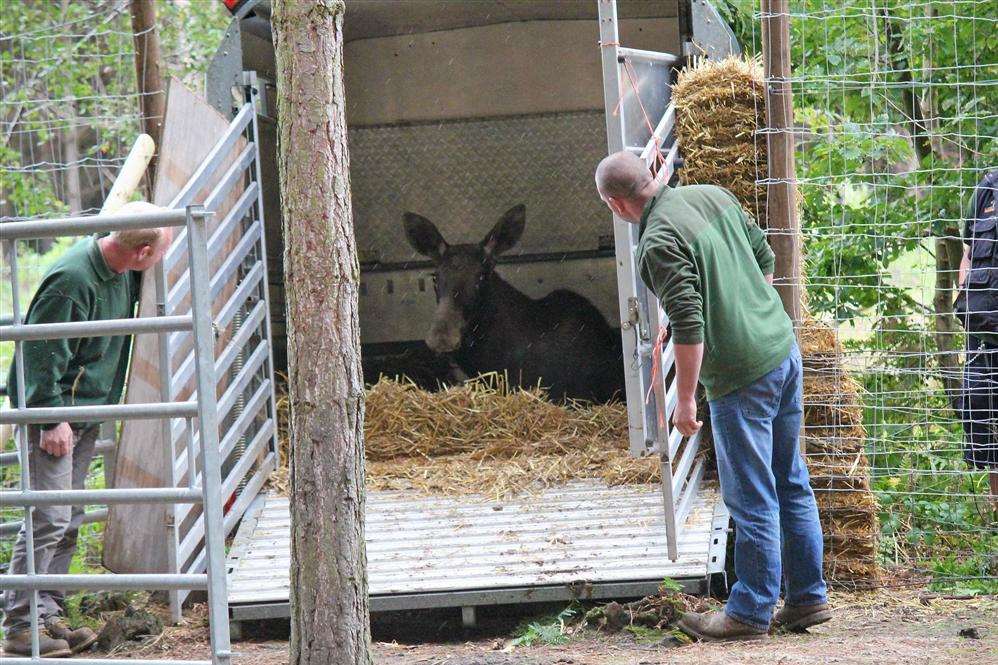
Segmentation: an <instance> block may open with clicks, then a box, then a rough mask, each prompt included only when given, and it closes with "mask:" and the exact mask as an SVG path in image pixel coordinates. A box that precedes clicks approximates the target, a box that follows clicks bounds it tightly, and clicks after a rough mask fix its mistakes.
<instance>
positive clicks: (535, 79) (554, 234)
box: [240, 2, 680, 368]
mask: <svg viewBox="0 0 998 665" xmlns="http://www.w3.org/2000/svg"><path fill="white" fill-rule="evenodd" d="M442 4H444V5H445V4H446V3H436V2H429V3H420V5H419V7H420V9H414V10H413V11H412V12H411V15H409V16H398V15H390V14H388V13H384V12H381V9H384V8H383V7H382V5H385V3H378V2H375V3H365V5H362V6H361V7H362V9H355V10H353V11H354V14H353V15H351V14H350V13H349V11H350V10H348V15H347V17H346V20H345V21H346V32H347V43H346V46H345V52H344V62H345V79H346V86H347V89H346V97H347V121H348V126H349V133H350V137H349V138H350V150H351V185H352V191H353V205H354V218H355V229H356V234H357V240H358V251H359V252H360V258H361V261H362V287H361V304H360V315H361V329H362V341H363V342H364V343H365V345H372V344H383V345H391V344H395V343H403V342H411V341H416V340H421V339H422V338H423V336H424V335H425V333H426V330H427V329H428V327H429V321H430V317H431V316H432V312H433V309H434V307H433V302H434V294H433V288H432V282H431V281H430V280H429V273H430V267H429V265H428V264H427V262H426V261H425V260H424V259H422V257H419V256H417V255H416V254H415V253H414V252H413V251H412V250H411V248H410V247H409V246H408V244H407V243H406V241H405V238H404V235H403V232H402V213H403V212H405V211H407V210H411V211H414V212H418V213H420V214H422V215H424V216H426V217H428V218H429V219H431V220H432V221H433V222H434V223H435V224H437V226H438V227H439V228H440V230H441V232H442V233H443V234H444V236H445V237H446V238H447V239H448V240H449V241H450V242H454V243H457V242H476V241H478V240H480V239H481V238H482V237H483V236H484V235H485V233H486V231H487V230H488V229H489V228H491V226H492V225H493V224H494V223H495V222H496V221H497V220H498V218H499V217H500V216H501V215H502V213H503V212H504V211H505V210H507V209H508V208H510V207H512V206H513V205H516V204H519V203H525V204H526V206H527V228H526V231H525V233H524V236H523V239H522V241H521V243H520V244H519V246H518V247H516V248H515V249H514V250H513V251H512V252H511V253H510V256H508V257H505V261H504V264H503V265H501V266H500V272H501V273H502V274H503V276H504V277H506V278H507V279H508V280H509V281H510V282H511V283H512V284H513V285H514V286H516V287H517V288H519V289H521V290H523V291H524V292H526V293H527V294H529V295H531V296H533V297H540V296H543V295H545V294H546V293H548V292H550V291H552V290H554V289H558V288H569V289H572V290H575V291H577V292H580V293H582V294H583V295H585V296H586V297H588V298H589V299H590V300H592V301H593V302H594V303H595V304H596V306H597V307H598V308H599V309H600V310H601V311H602V312H603V314H604V316H605V317H606V318H607V320H608V321H609V322H610V323H611V325H613V326H614V327H617V326H619V320H618V318H619V315H618V305H617V290H616V277H615V269H614V263H613V240H612V224H611V219H610V215H609V213H608V212H607V211H606V209H605V207H604V206H603V204H602V203H601V202H600V201H599V199H598V197H597V196H596V195H595V192H594V190H593V186H592V175H593V171H594V169H595V164H596V162H597V161H598V160H599V159H600V157H602V156H603V155H605V154H606V135H605V123H604V118H603V114H604V111H603V93H602V76H601V72H602V69H601V61H600V49H599V30H598V23H597V21H596V20H594V18H595V9H596V7H595V4H596V3H595V2H593V3H591V4H592V7H589V6H588V5H589V4H590V3H543V2H541V3H523V4H522V5H515V6H514V7H516V9H514V10H509V11H516V12H518V13H517V16H519V15H520V14H522V15H523V16H525V17H528V18H535V19H538V20H519V21H512V22H503V23H496V22H494V17H495V16H499V17H502V16H503V12H505V11H506V10H499V11H497V12H491V13H480V14H481V15H479V13H476V12H475V11H471V12H469V13H467V14H466V15H462V16H461V17H460V20H458V19H456V18H454V17H453V16H452V14H453V12H451V13H447V12H445V13H444V14H441V16H437V19H440V21H442V22H438V23H434V22H433V20H431V19H433V16H436V15H435V14H433V12H434V11H435V10H436V8H438V7H437V6H438V5H442ZM526 5H531V6H532V7H533V9H532V10H531V11H529V12H525V10H522V7H523V6H526ZM549 5H550V6H549ZM578 5H586V7H587V9H586V10H585V11H584V12H583V11H580V10H578V8H577V6H578ZM621 5H622V8H624V7H626V12H625V13H624V14H623V15H625V16H626V15H631V16H638V18H627V19H623V20H621V21H620V32H621V40H622V41H623V42H625V43H627V44H628V45H630V46H631V47H634V48H641V49H649V50H656V51H668V52H673V53H675V52H678V51H679V48H680V38H679V29H678V21H677V19H676V18H675V14H676V3H675V2H636V3H621ZM396 6H397V5H396ZM573 6H576V7H575V8H573ZM542 10H543V11H542ZM545 11H546V12H547V13H544V12H545ZM379 12H380V13H379ZM399 14H405V12H399ZM590 14H591V15H592V16H590ZM552 16H554V17H558V18H556V19H555V20H540V19H544V18H545V17H552ZM448 17H449V18H448ZM489 17H493V18H489ZM435 25H447V26H449V27H448V29H444V30H431V29H430V28H431V27H433V26H435ZM400 33H401V34H400ZM240 38H241V46H242V51H243V53H242V62H243V69H245V70H252V71H256V72H257V73H258V74H259V76H260V77H261V78H262V79H264V80H265V81H267V82H268V85H267V86H266V87H267V95H266V100H267V103H266V113H265V116H266V117H263V118H261V122H260V133H261V137H260V139H261V153H262V166H263V170H264V185H265V199H266V208H267V209H266V222H267V227H268V230H267V237H268V248H267V250H268V254H269V257H270V268H269V270H270V285H271V295H272V308H273V313H272V314H273V325H274V336H275V339H274V342H275V362H276V363H277V365H278V366H279V367H282V368H283V367H284V365H285V357H284V356H285V354H284V347H285V339H286V332H285V325H284V311H285V308H284V296H283V293H284V289H283V266H282V265H281V257H282V255H283V243H282V242H281V230H280V225H281V220H280V209H279V204H278V187H277V178H276V173H277V169H276V140H275V137H276V120H275V116H276V109H277V104H276V90H275V89H274V87H273V85H274V84H273V82H274V81H275V80H276V72H275V67H274V59H273V48H272V46H271V43H270V34H269V25H268V24H267V23H266V21H264V20H263V19H260V18H250V19H244V21H243V26H242V30H241V34H240Z"/></svg>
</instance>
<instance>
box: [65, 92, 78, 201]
mask: <svg viewBox="0 0 998 665" xmlns="http://www.w3.org/2000/svg"><path fill="white" fill-rule="evenodd" d="M67 108H68V110H69V112H68V113H67V115H66V121H67V123H68V126H67V127H66V129H65V130H63V132H62V159H63V162H65V164H66V202H67V203H68V204H69V212H70V214H71V215H78V214H80V211H81V210H83V190H82V188H81V187H80V145H79V139H78V138H77V137H78V133H77V132H78V130H77V126H76V123H77V117H76V105H75V104H72V103H70V104H69V105H68V106H67Z"/></svg>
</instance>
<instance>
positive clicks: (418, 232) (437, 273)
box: [404, 204, 526, 353]
mask: <svg viewBox="0 0 998 665" xmlns="http://www.w3.org/2000/svg"><path fill="white" fill-rule="evenodd" d="M525 224H526V206H524V205H523V204H520V205H517V206H514V207H512V208H510V209H509V210H507V211H506V213H505V214H504V215H503V216H502V218H501V219H500V220H499V221H498V223H496V225H495V226H493V227H492V230H491V231H489V232H488V233H487V234H486V236H485V238H484V239H482V241H481V242H479V243H477V244H463V245H450V244H448V242H447V241H446V240H444V237H443V236H442V235H441V234H440V231H439V230H438V229H437V227H436V226H435V225H434V224H433V222H431V221H430V220H428V219H426V218H425V217H423V216H422V215H417V214H416V213H413V212H407V213H405V215H404V226H405V236H406V238H407V239H408V241H409V244H410V245H412V247H413V248H414V249H415V250H416V251H417V252H419V253H420V254H422V255H423V256H425V257H427V258H428V259H430V260H431V261H433V265H434V268H435V270H434V273H433V283H434V289H435V290H436V294H437V309H436V312H435V313H434V315H433V323H432V324H431V325H430V332H429V334H428V335H427V337H426V345H427V346H429V347H430V348H431V349H432V350H434V351H436V352H437V353H452V352H454V351H457V350H458V349H459V348H460V346H461V340H462V338H463V336H464V334H465V332H466V331H467V328H468V324H469V322H470V321H472V320H473V319H474V317H475V313H476V312H477V311H480V309H481V307H482V305H483V294H484V292H485V288H484V287H485V286H486V284H487V283H488V281H489V278H490V277H492V275H493V271H494V270H495V265H496V257H497V256H499V255H500V254H502V253H503V252H506V251H509V250H510V249H511V248H513V246H515V245H516V243H517V242H519V240H520V236H522V235H523V229H524V226H525Z"/></svg>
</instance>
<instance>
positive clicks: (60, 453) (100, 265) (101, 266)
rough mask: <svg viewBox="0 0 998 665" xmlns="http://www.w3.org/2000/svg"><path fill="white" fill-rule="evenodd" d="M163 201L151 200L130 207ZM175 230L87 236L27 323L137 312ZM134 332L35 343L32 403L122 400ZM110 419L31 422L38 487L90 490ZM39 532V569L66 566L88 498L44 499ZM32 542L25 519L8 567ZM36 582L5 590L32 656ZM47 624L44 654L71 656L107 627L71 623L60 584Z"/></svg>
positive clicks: (11, 383)
mask: <svg viewBox="0 0 998 665" xmlns="http://www.w3.org/2000/svg"><path fill="white" fill-rule="evenodd" d="M150 210H157V208H156V207H155V206H152V205H150V204H147V203H143V202H141V201H136V202H134V203H130V204H128V205H127V206H125V207H123V208H122V209H121V211H120V212H121V213H122V214H125V213H140V212H148V211H150ZM171 239H172V230H171V229H169V228H164V229H130V230H126V231H118V232H116V233H112V234H110V235H107V236H103V237H100V238H96V237H93V238H85V239H83V240H81V241H79V242H78V243H76V244H75V245H73V246H72V247H71V248H69V249H68V250H67V251H66V253H65V254H63V255H62V256H61V257H60V258H59V259H57V260H56V261H55V263H54V264H53V265H52V267H51V268H49V270H48V272H47V273H46V275H45V277H44V278H43V279H42V283H41V284H40V285H39V287H38V290H37V291H36V292H35V295H34V297H33V298H32V300H31V304H30V306H29V307H28V311H27V315H26V317H25V323H28V324H33V323H66V322H72V321H98V320H102V319H127V318H130V317H131V316H133V314H134V312H135V305H136V303H137V302H138V298H139V273H140V272H141V271H144V270H148V269H149V268H151V267H153V266H154V265H156V264H157V263H159V261H160V260H161V259H162V258H163V254H164V253H165V252H166V250H167V249H168V248H169V246H170V241H171ZM130 347H131V337H130V336H128V335H115V336H104V337H86V338H78V339H52V340H38V341H31V342H25V343H24V345H23V347H22V348H23V358H24V393H25V400H26V405H27V406H29V407H61V406H87V405H99V404H117V403H118V402H119V401H120V399H121V394H122V391H123V390H124V386H125V374H126V372H127V369H128V356H129V349H130ZM16 377H17V374H16V371H15V367H14V364H13V363H12V364H11V368H10V375H9V376H8V379H7V387H8V390H9V395H11V402H12V403H15V397H14V396H16V395H17V383H16ZM99 428H100V423H93V422H90V423H68V422H53V423H49V424H45V425H41V426H35V425H32V426H31V427H29V428H28V444H29V452H30V458H29V461H30V464H29V467H28V468H29V471H30V473H31V489H33V490H69V489H83V485H84V481H85V480H86V477H87V472H88V471H89V469H90V461H91V459H92V458H93V455H94V449H95V444H96V442H97V435H98V431H99ZM33 515H34V522H33V526H34V529H33V532H32V536H33V538H32V541H33V542H32V545H33V550H34V553H33V556H34V561H35V572H36V573H38V574H46V573H48V574H63V575H64V574H66V573H67V572H69V566H70V563H71V561H72V559H73V555H74V554H75V552H76V542H77V535H78V532H79V529H80V525H81V524H82V519H83V507H82V506H73V507H70V506H41V507H37V508H35V509H34V512H33ZM28 556H32V553H31V551H30V550H28V543H27V534H26V533H25V531H24V528H23V527H22V529H21V532H20V533H19V534H18V537H17V541H16V543H15V544H14V550H13V553H12V556H11V561H10V568H9V570H8V572H10V573H12V574H22V575H23V574H24V573H25V571H26V570H27V558H28ZM30 598H31V594H30V592H28V591H17V590H13V589H8V590H7V593H6V597H5V598H4V608H3V609H4V620H3V630H4V642H3V649H4V652H5V653H7V654H8V655H19V656H29V655H31V635H30V631H29V626H30V621H31V617H30V604H29V603H30ZM38 598H39V603H38V613H39V619H40V621H41V623H42V628H43V631H41V634H40V635H39V646H40V650H41V655H42V656H43V657H47V658H63V657H68V656H70V655H72V654H74V653H79V652H81V651H84V650H86V649H88V648H90V646H91V645H92V644H93V643H94V642H96V641H97V634H96V633H95V632H94V631H93V630H91V629H90V628H88V627H86V626H83V627H79V628H76V629H73V628H70V627H69V625H67V624H66V622H65V619H64V612H65V602H64V598H63V593H62V592H61V591H58V590H43V591H40V592H39V594H38Z"/></svg>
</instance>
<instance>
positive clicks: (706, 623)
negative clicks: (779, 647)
mask: <svg viewBox="0 0 998 665" xmlns="http://www.w3.org/2000/svg"><path fill="white" fill-rule="evenodd" d="M679 629H680V630H681V631H683V632H684V633H686V634H687V635H689V636H690V637H695V638H696V639H698V640H702V641H704V642H727V641H734V640H765V639H769V631H767V630H764V629H762V628H755V627H754V626H750V625H748V624H746V623H742V622H741V621H738V620H736V619H732V618H731V617H729V616H728V615H727V614H725V613H724V612H707V613H705V614H696V613H695V612H686V613H685V614H683V618H682V619H680V620H679Z"/></svg>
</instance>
